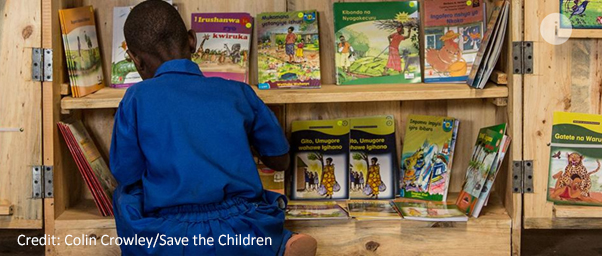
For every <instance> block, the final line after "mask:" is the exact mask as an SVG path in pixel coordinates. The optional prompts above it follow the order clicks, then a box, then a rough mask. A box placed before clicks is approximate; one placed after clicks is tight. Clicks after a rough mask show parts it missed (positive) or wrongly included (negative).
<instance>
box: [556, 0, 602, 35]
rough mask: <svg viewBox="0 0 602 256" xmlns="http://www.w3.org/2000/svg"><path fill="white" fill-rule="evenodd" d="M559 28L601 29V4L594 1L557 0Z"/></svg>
mask: <svg viewBox="0 0 602 256" xmlns="http://www.w3.org/2000/svg"><path fill="white" fill-rule="evenodd" d="M559 2H560V21H559V23H560V28H571V29H602V16H601V15H600V10H601V9H602V2H600V1H596V0H559Z"/></svg>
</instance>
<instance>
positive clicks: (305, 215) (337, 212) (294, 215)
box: [285, 201, 349, 220]
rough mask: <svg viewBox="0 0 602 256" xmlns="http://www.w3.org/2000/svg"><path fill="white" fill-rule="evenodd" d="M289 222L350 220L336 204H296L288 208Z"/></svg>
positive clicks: (291, 204)
mask: <svg viewBox="0 0 602 256" xmlns="http://www.w3.org/2000/svg"><path fill="white" fill-rule="evenodd" d="M285 218H286V219H287V220H316V219H348V218H349V215H348V214H347V212H346V211H345V210H344V209H343V208H342V207H341V206H340V205H338V204H337V203H336V202H332V201H321V202H308V201H303V202H295V201H290V202H288V205H287V206H286V216H285Z"/></svg>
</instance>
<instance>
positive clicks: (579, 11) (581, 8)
mask: <svg viewBox="0 0 602 256" xmlns="http://www.w3.org/2000/svg"><path fill="white" fill-rule="evenodd" d="M588 4H589V1H583V3H581V4H580V5H579V6H577V7H573V12H572V13H571V17H569V19H570V18H573V16H575V15H579V16H583V15H585V10H587V5H588Z"/></svg>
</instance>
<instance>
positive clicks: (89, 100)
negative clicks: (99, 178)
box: [61, 83, 508, 110]
mask: <svg viewBox="0 0 602 256" xmlns="http://www.w3.org/2000/svg"><path fill="white" fill-rule="evenodd" d="M253 89H254V90H255V92H256V93H257V95H259V97H260V98H261V99H262V100H263V101H264V102H265V103H266V104H285V103H329V102H367V101H409V100H445V99H480V98H506V97H508V87H506V86H499V85H496V84H494V83H489V84H488V85H487V86H486V88H485V89H483V90H476V89H471V88H469V87H468V86H467V85H465V84H382V85H345V86H337V85H322V88H321V89H295V90H288V89H282V90H259V89H257V87H256V86H253ZM124 94H125V90H124V89H113V88H104V89H101V90H100V91H98V92H96V93H93V94H91V95H88V96H85V97H82V98H73V97H71V96H67V97H64V98H63V99H62V100H61V108H62V109H63V110H71V109H97V108H117V107H118V106H119V102H120V101H121V99H122V98H123V95H124Z"/></svg>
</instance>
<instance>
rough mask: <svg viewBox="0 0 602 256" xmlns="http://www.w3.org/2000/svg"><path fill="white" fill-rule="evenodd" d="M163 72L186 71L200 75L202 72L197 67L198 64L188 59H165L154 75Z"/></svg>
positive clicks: (157, 75) (156, 75)
mask: <svg viewBox="0 0 602 256" xmlns="http://www.w3.org/2000/svg"><path fill="white" fill-rule="evenodd" d="M165 73H186V74H192V75H199V76H202V75H203V73H202V72H201V70H200V69H199V65H198V64H196V63H194V62H192V61H191V60H188V59H177V60H170V61H167V62H165V63H163V64H161V66H160V67H159V68H158V69H157V71H156V72H155V77H159V76H161V75H162V74H165Z"/></svg>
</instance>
